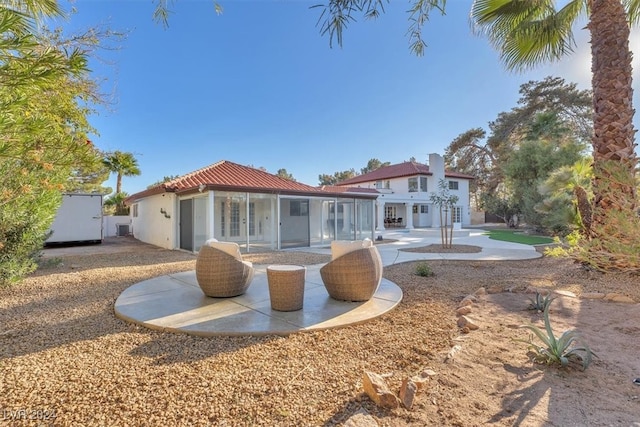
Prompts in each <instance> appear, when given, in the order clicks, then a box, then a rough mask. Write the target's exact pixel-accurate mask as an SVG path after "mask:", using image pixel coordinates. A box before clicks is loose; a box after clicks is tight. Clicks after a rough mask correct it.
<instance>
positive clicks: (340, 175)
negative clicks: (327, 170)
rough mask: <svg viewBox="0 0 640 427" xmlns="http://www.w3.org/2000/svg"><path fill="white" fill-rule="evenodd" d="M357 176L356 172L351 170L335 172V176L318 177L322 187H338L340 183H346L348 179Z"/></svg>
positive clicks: (324, 175)
mask: <svg viewBox="0 0 640 427" xmlns="http://www.w3.org/2000/svg"><path fill="white" fill-rule="evenodd" d="M357 175H358V174H357V173H356V170H355V169H353V168H351V169H349V170H346V171H342V172H335V173H334V174H333V175H327V174H321V175H318V180H319V181H320V185H336V184H337V183H339V182H342V181H346V180H347V179H351V178H353V177H355V176H357Z"/></svg>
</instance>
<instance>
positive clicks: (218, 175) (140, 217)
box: [126, 160, 378, 252]
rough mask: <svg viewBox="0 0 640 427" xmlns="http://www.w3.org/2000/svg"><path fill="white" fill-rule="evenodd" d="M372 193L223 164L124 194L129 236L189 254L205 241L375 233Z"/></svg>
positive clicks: (267, 244)
mask: <svg viewBox="0 0 640 427" xmlns="http://www.w3.org/2000/svg"><path fill="white" fill-rule="evenodd" d="M377 197H378V192H377V191H376V190H375V189H365V188H354V189H351V188H348V187H342V188H339V189H333V190H332V189H329V188H318V187H312V186H309V185H306V184H302V183H299V182H295V181H291V180H287V179H284V178H281V177H278V176H276V175H272V174H270V173H267V172H265V171H262V170H260V169H255V168H252V167H248V166H242V165H239V164H236V163H233V162H229V161H226V160H223V161H220V162H217V163H214V164H212V165H210V166H207V167H205V168H202V169H199V170H197V171H195V172H192V173H189V174H187V175H183V176H181V177H178V178H176V179H173V180H171V181H168V182H164V183H162V184H158V185H155V186H153V187H151V188H148V189H146V190H144V191H142V192H139V193H136V194H133V195H131V196H129V197H128V198H127V200H126V204H127V205H129V206H130V207H131V209H130V216H131V227H132V233H133V236H134V237H135V238H137V239H138V240H141V241H143V242H146V243H151V244H153V245H156V246H159V247H162V248H166V249H183V250H187V251H193V252H196V251H198V250H199V249H200V247H201V246H202V245H203V244H204V242H205V241H206V240H207V239H209V238H212V237H213V238H216V239H218V240H220V241H231V242H237V243H238V244H239V245H240V247H241V248H242V249H243V250H244V251H247V252H251V251H252V249H253V250H254V251H256V250H259V249H269V250H279V249H284V248H294V247H309V246H323V245H328V244H329V243H330V242H331V241H332V240H356V239H364V238H370V239H374V238H375V235H374V232H375V213H374V205H375V200H376V198H377Z"/></svg>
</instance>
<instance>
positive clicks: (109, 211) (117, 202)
mask: <svg viewBox="0 0 640 427" xmlns="http://www.w3.org/2000/svg"><path fill="white" fill-rule="evenodd" d="M127 197H129V194H127V192H122V193H114V194H112V195H111V196H109V197H108V198H106V199H105V201H104V203H103V213H104V214H105V215H129V207H128V206H126V205H125V203H124V201H125V200H126V199H127Z"/></svg>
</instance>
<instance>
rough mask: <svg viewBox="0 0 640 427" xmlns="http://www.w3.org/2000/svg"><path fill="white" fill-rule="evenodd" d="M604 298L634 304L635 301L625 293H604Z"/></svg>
mask: <svg viewBox="0 0 640 427" xmlns="http://www.w3.org/2000/svg"><path fill="white" fill-rule="evenodd" d="M604 299H605V300H606V301H611V302H622V303H625V304H635V301H634V300H633V299H631V298H629V297H628V296H626V295H621V294H615V293H611V294H606V295H605V296H604Z"/></svg>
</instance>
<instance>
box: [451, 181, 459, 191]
mask: <svg viewBox="0 0 640 427" xmlns="http://www.w3.org/2000/svg"><path fill="white" fill-rule="evenodd" d="M457 189H458V181H449V190H457Z"/></svg>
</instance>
